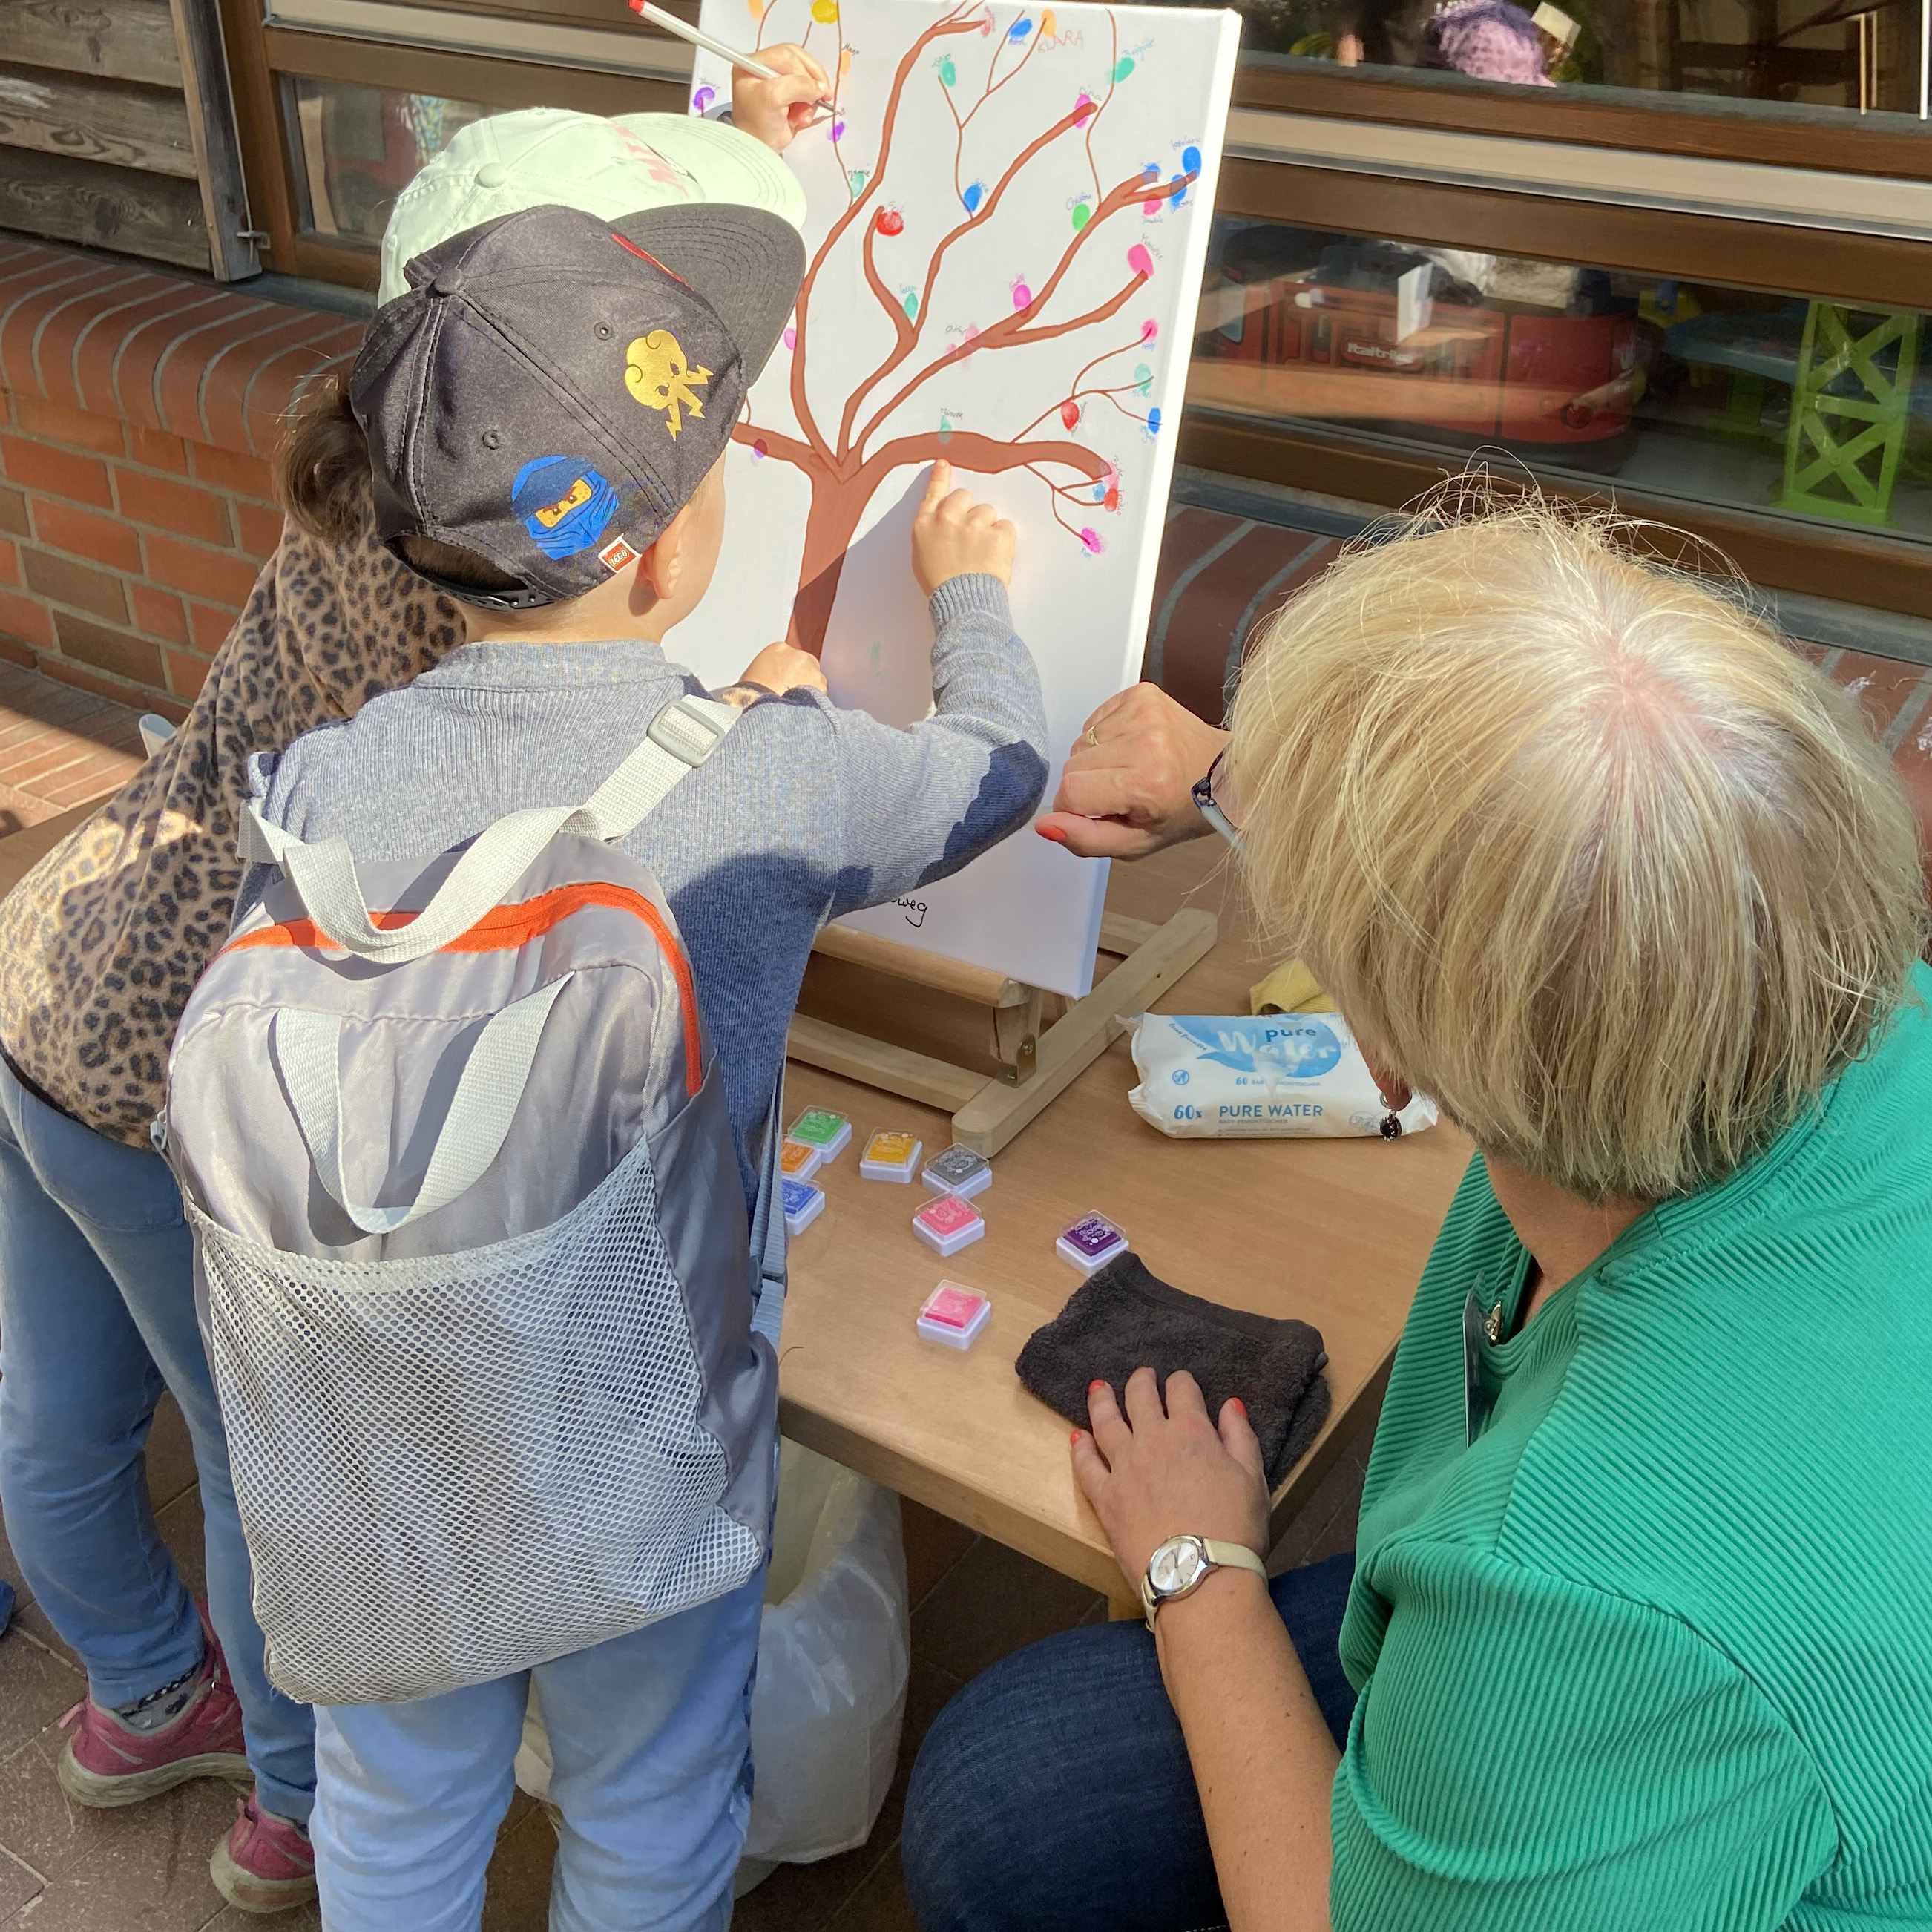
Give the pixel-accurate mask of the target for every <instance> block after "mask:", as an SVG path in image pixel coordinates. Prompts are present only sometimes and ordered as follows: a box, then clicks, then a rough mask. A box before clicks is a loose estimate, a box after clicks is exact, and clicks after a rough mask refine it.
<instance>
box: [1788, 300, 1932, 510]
mask: <svg viewBox="0 0 1932 1932" xmlns="http://www.w3.org/2000/svg"><path fill="white" fill-rule="evenodd" d="M1918 321H1919V319H1918V317H1917V316H1916V315H1914V314H1911V313H1910V312H1909V311H1904V310H1897V309H1878V310H1873V309H1858V308H1846V307H1843V306H1842V305H1839V304H1838V303H1835V302H1814V303H1812V304H1811V309H1810V312H1809V313H1808V314H1807V316H1806V317H1805V344H1804V347H1803V348H1802V350H1800V351H1799V357H1798V374H1797V378H1796V381H1795V382H1794V383H1793V385H1792V390H1791V427H1790V430H1789V431H1788V432H1787V434H1786V436H1785V439H1784V488H1783V490H1781V492H1780V493H1779V495H1778V508H1780V509H1783V510H1798V511H1804V512H1805V513H1807V514H1809V515H1811V516H1814V517H1836V518H1837V519H1838V520H1839V521H1840V522H1841V523H1873V524H1877V525H1880V526H1884V525H1887V524H1889V523H1890V522H1891V492H1892V486H1893V484H1894V483H1895V482H1896V481H1897V479H1898V460H1899V457H1900V453H1901V452H1902V451H1903V449H1904V447H1905V436H1906V428H1907V425H1908V424H1909V420H1910V416H1911V411H1912V383H1913V381H1914V380H1915V377H1916V376H1917V374H1918ZM1888 352H1889V353H1888Z"/></svg>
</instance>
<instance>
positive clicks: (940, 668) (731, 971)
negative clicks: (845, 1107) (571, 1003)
mask: <svg viewBox="0 0 1932 1932" xmlns="http://www.w3.org/2000/svg"><path fill="white" fill-rule="evenodd" d="M932 622H933V628H934V630H935V637H934V640H933V646H932V685H933V697H934V702H935V711H934V713H933V715H932V716H931V717H929V718H926V720H925V721H923V722H922V723H920V724H915V725H914V726H913V727H912V728H911V729H910V730H895V729H894V728H893V727H891V726H889V725H886V724H880V723H879V722H878V721H877V719H876V718H872V717H871V716H870V715H868V714H867V713H865V712H862V711H841V710H840V709H838V708H837V707H836V706H834V705H832V703H829V702H828V701H827V700H826V698H824V697H823V696H821V695H820V694H819V693H817V692H816V691H794V692H793V693H791V694H789V695H788V696H787V697H785V698H784V699H782V700H778V701H777V702H775V703H774V702H772V701H770V700H766V701H763V702H760V703H757V704H755V705H754V706H752V707H751V709H750V711H748V712H747V713H746V714H745V716H744V717H743V718H741V719H740V720H739V722H738V724H737V727H736V729H735V730H733V731H732V733H730V736H728V737H727V738H726V739H724V742H723V743H722V744H721V745H720V746H719V747H718V750H717V751H715V752H714V753H713V754H712V756H711V757H710V758H709V760H706V763H704V764H703V765H702V766H700V767H699V768H698V769H697V770H695V771H694V772H692V773H691V775H690V776H689V777H688V778H685V780H684V781H682V783H681V784H679V786H678V787H677V788H676V790H674V791H673V793H671V794H670V796H669V797H668V798H667V799H666V800H665V801H664V803H663V804H662V805H660V806H658V808H657V810H656V811H654V812H653V813H652V814H651V816H650V817H649V818H647V819H646V820H645V821H644V823H643V824H642V825H641V826H639V827H638V829H637V831H636V832H634V833H633V834H632V835H631V837H630V838H628V839H627V840H625V848H626V849H627V850H628V851H630V852H631V853H632V854H633V855H634V856H635V857H637V858H638V859H641V860H643V862H644V863H645V864H646V865H649V867H650V868H651V869H652V871H654V872H655V874H657V877H658V881H659V883H661V885H662V886H663V887H664V892H665V894H666V895H667V897H668V898H669V899H670V907H671V910H672V912H673V914H674V916H676V919H677V922H678V926H679V929H680V931H681V932H682V934H683V936H684V943H685V947H686V949H687V950H688V952H689V953H690V956H691V970H692V974H693V976H694V978H695V980H696V982H697V995H698V1004H699V1007H700V1010H702V1012H703V1016H704V1019H705V1023H706V1025H707V1026H709V1028H710V1030H711V1037H712V1041H713V1043H714V1044H715V1048H716V1050H717V1052H718V1057H719V1059H720V1061H721V1064H722V1065H723V1067H724V1088H725V1093H726V1096H727V1099H728V1100H729V1102H730V1112H731V1127H732V1133H733V1136H734V1137H735V1139H736V1142H737V1144H738V1159H739V1166H740V1169H741V1170H742V1174H743V1177H744V1180H745V1193H746V1198H747V1199H751V1198H753V1197H754V1195H755V1193H756V1178H755V1175H754V1173H753V1171H752V1166H751V1161H750V1160H749V1159H748V1154H747V1148H748V1145H751V1146H755V1145H757V1142H758V1140H759V1139H760V1136H759V1131H758V1130H759V1129H760V1126H761V1124H762V1122H763V1116H764V1112H765V1109H766V1103H767V1101H768V1100H769V1097H770V1095H771V1092H772V1085H773V1083H774V1082H775V1080H776V1079H777V1078H778V1069H779V1067H780V1065H781V1063H782V1061H783V1060H784V1040H785V1027H786V1024H787V1022H788V1021H789V1019H790V1017H791V1010H792V1007H793V1004H794V1002H795V1001H796V999H797V997H798V989H799V981H800V980H801V979H802V977H803V976H804V973H805V960H806V959H807V957H808V955H809V954H810V953H811V942H812V940H813V938H814V936H815V935H816V934H817V931H818V929H819V927H820V926H821V925H822V924H823V922H825V921H826V919H832V918H835V917H836V916H838V914H840V913H847V912H851V911H854V910H856V909H857V908H859V907H861V906H870V905H880V904H884V903H886V901H889V900H892V899H895V898H898V897H900V896H901V895H902V894H904V893H906V892H910V891H913V889H916V887H918V886H922V885H925V884H927V883H929V882H930V881H931V880H935V879H938V878H944V877H946V876H947V874H949V873H952V872H956V871H959V868H961V867H962V865H965V863H966V862H968V860H969V859H972V858H974V857H976V856H977V855H978V854H979V853H981V852H983V851H984V850H986V848H987V847H989V845H992V844H995V843H997V842H998V841H999V840H1000V839H1001V838H1004V837H1005V836H1006V835H1007V833H1008V832H1012V831H1013V830H1014V829H1016V827H1017V826H1019V825H1021V824H1022V823H1024V822H1025V820H1026V819H1027V818H1028V816H1029V815H1030V814H1031V812H1032V811H1033V809H1034V806H1035V805H1037V803H1038V802H1039V801H1040V793H1041V790H1042V789H1043V786H1044V784H1045V782H1046V755H1045V750H1046V716H1045V714H1044V712H1043V709H1042V708H1041V702H1040V676H1039V673H1038V672H1037V670H1035V669H1034V662H1033V660H1032V658H1031V656H1029V655H1028V652H1027V648H1026V646H1025V644H1023V643H1022V642H1021V641H1020V640H1019V637H1016V635H1015V634H1014V633H1013V621H1012V619H1011V617H1010V616H1009V614H1008V613H1007V598H1006V592H1005V590H1004V589H1003V588H1002V586H1001V584H1000V583H999V581H998V579H997V578H995V577H954V578H953V580H951V581H950V583H944V584H941V586H940V587H939V589H938V592H936V593H935V595H934V597H933V598H932ZM747 655H749V653H747ZM701 689H702V687H701V686H700V684H699V683H698V682H697V679H695V678H694V677H693V676H691V674H690V673H689V672H688V671H686V670H683V669H682V668H681V667H679V666H678V665H676V664H673V663H670V662H668V661H667V660H666V658H665V657H664V653H663V652H662V651H661V650H660V649H658V647H657V646H655V645H654V644H646V643H586V644H514V643H480V644H466V645H463V646H460V648H458V649H456V650H454V651H452V652H450V653H449V655H448V656H447V657H446V658H444V659H443V661H442V663H441V664H439V665H437V667H436V668H435V669H434V670H431V671H427V672H425V673H424V674H423V675H422V676H420V677H419V678H417V679H416V681H415V682H413V684H410V685H406V686H404V688H402V689H401V690H398V691H389V692H386V693H385V694H383V695H382V696H380V697H375V698H372V699H371V700H370V701H369V702H368V703H366V704H365V705H364V706H363V707H362V709H361V710H360V711H359V712H357V714H356V716H355V717H354V718H351V719H350V720H349V721H347V722H346V723H344V724H331V725H326V726H324V727H322V728H321V729H320V730H314V731H311V732H308V733H305V735H304V736H302V737H300V738H298V739H296V742H294V743H293V745H290V747H289V748H288V749H287V751H284V752H282V753H281V754H279V755H273V754H263V755H261V756H260V757H257V760H255V764H254V771H253V773H252V777H253V790H254V799H255V802H256V803H257V805H259V806H260V808H261V809H262V811H263V814H265V816H266V817H269V819H271V820H273V821H275V822H276V823H280V824H282V825H284V826H287V828H288V829H289V830H290V831H291V832H295V833H296V834H297V835H299V837H301V838H305V839H311V840H313V839H317V838H330V837H333V836H337V835H340V836H341V837H343V838H347V840H348V841H349V844H350V849H351V850H353V852H354V853H355V854H356V857H357V858H358V859H364V860H379V859H404V858H410V857H413V856H431V855H433V854H434V853H437V852H440V851H443V850H447V849H448V848H449V847H451V846H452V845H456V844H460V843H462V842H463V841H465V840H466V839H469V838H473V837H474V836H475V835H476V833H478V832H480V831H481V830H482V829H483V828H484V826H486V825H487V824H488V823H490V821H491V820H493V819H496V818H500V817H502V815H503V814H504V813H505V812H508V811H517V810H519V809H520V808H523V807H524V806H526V805H567V804H574V803H575V802H577V801H579V800H580V799H583V798H584V797H586V796H588V794H589V793H590V792H591V791H592V790H594V789H595V787H596V786H597V785H598V784H599V783H600V782H601V781H602V780H603V779H604V778H606V777H607V775H609V774H610V772H612V771H613V769H616V766H617V765H618V764H619V763H620V762H621V761H622V760H623V758H624V757H625V756H626V755H627V754H628V753H629V752H630V751H632V750H633V749H634V748H635V747H636V746H637V744H638V743H639V742H641V740H642V739H643V736H644V733H645V730H646V728H647V727H649V724H650V722H651V721H652V718H655V716H656V715H657V714H658V712H659V711H660V710H661V709H662V708H663V707H664V706H665V705H666V704H667V703H670V700H672V699H673V698H674V697H677V696H678V695H679V694H680V693H682V692H685V691H691V692H697V691H701ZM266 876H267V874H266V872H264V871H257V873H255V874H253V875H251V877H250V878H249V879H248V880H247V881H246V882H245V885H244V886H243V889H242V895H241V897H240V898H239V901H237V905H236V911H237V915H238V916H239V914H240V913H243V912H245V911H246V910H248V909H249V907H251V906H252V905H253V904H254V902H255V901H256V900H257V898H259V897H260V892H261V889H262V886H263V880H264V879H265V878H266Z"/></svg>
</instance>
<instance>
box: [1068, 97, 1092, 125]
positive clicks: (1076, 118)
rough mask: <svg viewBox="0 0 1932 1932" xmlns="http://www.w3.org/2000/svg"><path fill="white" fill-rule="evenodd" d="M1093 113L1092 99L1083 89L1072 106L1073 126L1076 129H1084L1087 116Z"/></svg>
mask: <svg viewBox="0 0 1932 1932" xmlns="http://www.w3.org/2000/svg"><path fill="white" fill-rule="evenodd" d="M1093 111H1094V97H1093V96H1092V95H1091V94H1089V93H1088V92H1086V91H1085V89H1082V91H1081V95H1080V98H1079V100H1078V101H1076V102H1075V103H1074V104H1073V124H1074V126H1075V127H1084V126H1085V124H1086V122H1087V118H1088V115H1091V113H1093Z"/></svg>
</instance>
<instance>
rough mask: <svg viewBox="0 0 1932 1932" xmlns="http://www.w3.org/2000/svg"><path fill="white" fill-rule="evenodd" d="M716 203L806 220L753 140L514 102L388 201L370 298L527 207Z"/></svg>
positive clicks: (659, 118)
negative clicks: (429, 258)
mask: <svg viewBox="0 0 1932 1932" xmlns="http://www.w3.org/2000/svg"><path fill="white" fill-rule="evenodd" d="M699 202H726V203H728V204H730V205H732V206H733V207H738V208H763V209H764V210H765V211H766V212H767V213H768V214H775V215H777V216H778V217H780V218H781V220H785V221H788V222H790V224H791V225H792V226H793V227H794V228H802V227H803V226H805V190H804V189H803V187H801V186H800V185H799V179H798V177H797V176H796V175H794V174H793V172H792V171H791V169H790V168H789V167H788V166H786V164H785V163H784V162H783V161H782V160H780V159H779V158H778V156H777V155H776V154H774V153H773V152H772V151H771V149H770V148H767V147H766V145H764V144H763V142H761V141H757V140H754V139H752V137H751V136H750V135H748V134H744V133H739V131H738V130H737V129H736V128H735V127H727V126H725V125H724V124H723V123H722V122H720V121H706V120H700V119H699V118H697V116H695V115H685V114H619V115H613V116H611V117H610V118H608V119H606V118H604V116H603V115H598V114H580V113H577V112H576V111H575V110H573V109H570V108H566V107H526V108H519V109H517V110H515V111H514V113H508V114H492V115H487V116H485V118H483V119H482V120H481V121H472V122H471V123H470V124H469V126H468V127H463V128H460V129H459V130H458V131H457V133H455V136H453V137H452V139H451V141H450V142H449V145H448V146H447V147H446V148H444V149H443V151H442V152H441V153H440V154H437V155H436V156H435V157H434V158H432V159H431V160H429V161H428V162H427V163H425V165H424V166H423V167H422V169H420V170H419V172H418V173H417V174H416V177H415V178H414V179H413V181H410V184H409V186H408V187H406V188H404V190H403V191H402V193H401V194H399V195H398V196H397V197H396V205H395V208H394V209H393V210H392V211H391V213H390V215H389V225H388V226H387V227H386V228H385V229H384V230H383V278H382V282H381V284H380V287H379V288H378V290H377V297H376V299H377V302H392V301H393V300H394V299H395V298H396V297H397V296H399V295H401V294H402V293H404V291H405V290H407V288H408V287H409V281H408V278H407V275H406V274H405V272H404V271H405V270H406V269H407V267H408V265H409V264H410V262H412V261H413V260H415V258H416V257H417V256H419V255H420V254H422V253H423V251H425V249H429V248H435V247H437V245H438V244H439V243H441V242H446V241H448V240H449V238H450V237H451V236H452V235H460V234H462V233H465V232H466V230H468V229H472V228H476V227H480V226H481V225H482V223H484V222H486V221H493V220H496V217H498V216H499V215H504V214H520V212H521V211H523V209H524V208H541V207H547V206H552V205H553V206H556V207H559V208H582V209H583V211H585V212H586V214H596V215H601V216H602V217H604V220H607V221H615V220H616V219H617V218H618V217H619V216H620V215H625V214H640V213H641V212H642V211H643V210H644V209H646V208H676V207H688V206H693V205H696V204H697V203H699Z"/></svg>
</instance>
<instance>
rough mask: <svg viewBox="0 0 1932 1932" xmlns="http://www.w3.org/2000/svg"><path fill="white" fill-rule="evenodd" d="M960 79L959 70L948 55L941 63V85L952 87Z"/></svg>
mask: <svg viewBox="0 0 1932 1932" xmlns="http://www.w3.org/2000/svg"><path fill="white" fill-rule="evenodd" d="M958 79H959V69H958V68H956V67H955V66H954V65H953V56H952V55H950V54H948V55H947V56H946V58H944V60H943V61H941V62H940V63H939V84H940V85H941V86H942V87H950V86H952V85H953V83H954V82H955V81H956V80H958Z"/></svg>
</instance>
